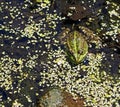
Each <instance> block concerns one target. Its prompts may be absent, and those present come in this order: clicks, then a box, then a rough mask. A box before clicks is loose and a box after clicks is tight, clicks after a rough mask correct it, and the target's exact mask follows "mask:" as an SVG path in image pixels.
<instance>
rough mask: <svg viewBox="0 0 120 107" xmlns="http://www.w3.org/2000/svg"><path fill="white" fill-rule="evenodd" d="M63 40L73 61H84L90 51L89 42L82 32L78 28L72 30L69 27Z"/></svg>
mask: <svg viewBox="0 0 120 107" xmlns="http://www.w3.org/2000/svg"><path fill="white" fill-rule="evenodd" d="M62 39H64V40H62ZM61 40H62V41H61V42H62V43H63V44H64V45H65V49H66V53H67V56H68V58H69V59H70V61H71V62H72V63H74V64H79V63H80V62H81V61H83V59H84V58H85V56H86V55H87V53H88V44H87V42H86V40H85V39H84V38H83V37H82V34H81V33H80V32H78V31H76V30H74V31H72V32H70V30H69V29H66V30H65V32H64V33H63V35H62V37H61Z"/></svg>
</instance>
